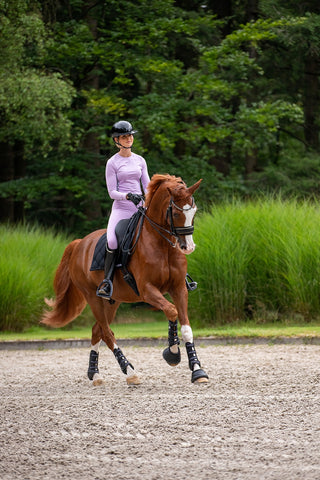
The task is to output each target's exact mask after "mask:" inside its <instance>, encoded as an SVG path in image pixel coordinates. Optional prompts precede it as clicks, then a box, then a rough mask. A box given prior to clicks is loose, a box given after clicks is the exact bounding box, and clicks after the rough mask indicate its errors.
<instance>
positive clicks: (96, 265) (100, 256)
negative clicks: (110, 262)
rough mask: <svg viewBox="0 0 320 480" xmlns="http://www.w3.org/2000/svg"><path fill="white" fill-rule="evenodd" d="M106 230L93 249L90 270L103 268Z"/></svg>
mask: <svg viewBox="0 0 320 480" xmlns="http://www.w3.org/2000/svg"><path fill="white" fill-rule="evenodd" d="M106 244H107V232H105V233H104V234H103V235H102V236H101V237H100V238H99V240H98V243H97V245H96V248H95V249H94V254H93V259H92V263H91V267H90V270H91V271H92V270H104V259H105V256H106Z"/></svg>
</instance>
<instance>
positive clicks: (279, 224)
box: [188, 198, 320, 324]
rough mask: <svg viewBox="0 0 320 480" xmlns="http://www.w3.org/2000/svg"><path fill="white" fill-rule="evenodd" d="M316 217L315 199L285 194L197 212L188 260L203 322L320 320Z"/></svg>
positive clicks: (196, 311)
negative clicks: (291, 197)
mask: <svg viewBox="0 0 320 480" xmlns="http://www.w3.org/2000/svg"><path fill="white" fill-rule="evenodd" d="M319 217H320V210H319V208H318V206H317V205H315V204H312V203H309V202H302V203H301V202H298V201H295V200H290V201H283V200H281V199H280V198H278V199H274V198H269V199H266V198H265V199H263V200H259V201H256V202H250V203H245V202H234V203H229V204H224V205H219V206H214V207H212V209H211V211H210V212H209V213H205V214H203V215H202V216H201V215H200V216H199V218H197V220H196V228H195V233H194V238H195V241H196V243H197V249H196V251H195V252H194V253H193V254H192V255H191V256H190V257H189V259H188V263H189V265H188V270H189V272H190V274H191V275H192V276H193V277H194V278H195V279H196V280H197V281H198V289H197V290H196V291H195V292H194V293H192V294H190V295H189V311H190V313H191V314H192V315H193V316H194V317H195V318H197V319H202V320H201V322H202V323H205V324H210V323H226V322H235V321H237V320H243V319H244V318H246V317H248V316H249V317H251V318H254V319H255V320H256V321H266V320H268V321H270V320H272V319H273V320H279V319H281V320H283V319H285V318H286V317H287V318H289V317H291V318H292V317H296V318H299V319H301V320H302V321H308V320H310V319H315V318H318V317H319V311H320V255H319V247H320V222H319ZM201 322H200V323H201Z"/></svg>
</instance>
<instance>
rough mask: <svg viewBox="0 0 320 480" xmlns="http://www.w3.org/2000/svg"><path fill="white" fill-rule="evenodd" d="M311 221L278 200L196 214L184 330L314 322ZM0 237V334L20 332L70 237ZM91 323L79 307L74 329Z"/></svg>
mask: <svg viewBox="0 0 320 480" xmlns="http://www.w3.org/2000/svg"><path fill="white" fill-rule="evenodd" d="M319 220H320V209H319V208H318V206H317V205H316V204H314V203H311V202H298V201H295V200H290V201H288V200H287V201H284V200H281V198H264V199H260V200H258V201H256V202H248V203H246V202H240V201H234V202H233V203H225V204H221V205H218V206H213V207H212V208H211V210H210V211H209V212H207V213H203V214H202V215H201V214H199V215H198V216H197V218H196V225H195V232H194V239H195V241H196V243H197V249H196V250H195V252H194V253H193V254H192V255H190V256H189V257H188V272H189V273H190V274H191V276H192V277H193V278H194V279H195V280H196V281H197V282H198V289H197V290H196V291H195V292H191V293H190V294H189V313H190V318H191V319H192V324H193V325H194V326H198V327H201V326H210V325H219V324H225V323H236V322H239V321H243V320H245V319H246V318H250V319H251V320H253V321H255V322H256V323H262V322H270V321H271V322H272V321H278V320H281V321H282V322H286V321H288V322H289V321H290V322H292V321H295V322H308V321H311V320H318V319H319V318H320V316H319V312H320V255H319V247H320V221H319ZM0 235H1V236H0V330H2V331H22V330H23V329H24V328H26V327H30V326H32V325H35V324H38V322H39V318H40V316H41V313H42V311H43V308H44V301H43V299H44V297H51V296H52V295H53V278H54V274H55V271H56V268H57V266H58V264H59V262H60V259H61V256H62V254H63V251H64V249H65V247H66V245H67V244H68V243H69V241H70V239H68V238H67V237H65V236H64V235H63V234H55V233H53V232H50V231H44V230H42V229H40V228H36V227H23V226H20V227H15V228H13V227H9V226H4V225H2V226H0ZM127 308H129V307H127ZM120 313H121V312H120ZM131 314H132V312H131ZM122 315H130V312H128V311H126V312H124V313H123V310H122ZM91 320H92V314H91V311H90V310H89V309H88V308H87V309H86V310H85V312H84V315H83V316H82V317H81V318H80V321H78V322H76V324H75V326H76V325H77V324H78V325H79V324H81V323H82V324H83V323H87V321H90V322H91Z"/></svg>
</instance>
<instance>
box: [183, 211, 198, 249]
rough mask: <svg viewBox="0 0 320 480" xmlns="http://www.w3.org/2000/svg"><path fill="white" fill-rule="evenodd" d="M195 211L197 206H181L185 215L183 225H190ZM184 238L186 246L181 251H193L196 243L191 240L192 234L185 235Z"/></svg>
mask: <svg viewBox="0 0 320 480" xmlns="http://www.w3.org/2000/svg"><path fill="white" fill-rule="evenodd" d="M196 211H197V207H196V206H195V205H194V206H190V205H188V204H187V205H184V206H183V213H184V216H185V217H186V219H185V222H184V226H185V227H190V226H191V225H192V222H193V218H194V216H195V214H196ZM185 239H186V248H185V249H183V253H184V254H185V255H190V253H192V252H194V250H195V248H196V244H195V243H194V241H193V237H192V235H186V236H185Z"/></svg>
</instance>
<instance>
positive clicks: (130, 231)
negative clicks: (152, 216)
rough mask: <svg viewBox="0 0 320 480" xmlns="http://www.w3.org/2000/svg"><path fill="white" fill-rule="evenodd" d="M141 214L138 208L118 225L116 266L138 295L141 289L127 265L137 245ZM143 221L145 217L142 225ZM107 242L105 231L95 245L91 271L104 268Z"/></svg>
mask: <svg viewBox="0 0 320 480" xmlns="http://www.w3.org/2000/svg"><path fill="white" fill-rule="evenodd" d="M141 216H142V214H141V212H140V211H139V210H138V211H137V212H136V213H134V214H133V215H132V217H131V218H128V219H124V220H120V222H119V223H118V224H117V226H116V236H117V239H118V251H117V259H116V267H117V268H120V269H121V271H122V274H123V278H124V280H125V281H126V282H127V283H128V285H129V286H130V287H131V288H132V289H133V291H134V292H135V293H136V294H137V295H139V291H138V288H137V285H136V281H135V279H134V276H133V275H132V273H131V272H130V271H129V270H128V268H127V265H128V263H129V260H130V255H131V254H132V253H133V251H134V247H135V245H133V238H134V234H135V231H136V229H137V226H138V223H139V221H140V219H141ZM142 222H143V218H142V220H141V226H142ZM106 244H107V233H104V234H103V235H101V237H100V238H99V240H98V242H97V245H96V247H95V250H94V254H93V259H92V263H91V267H90V271H93V270H104V262H105V256H106Z"/></svg>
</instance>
